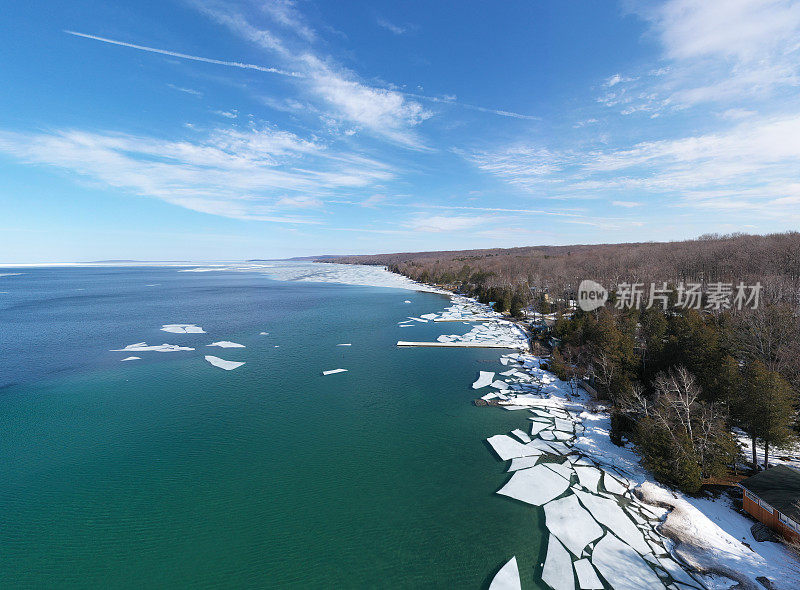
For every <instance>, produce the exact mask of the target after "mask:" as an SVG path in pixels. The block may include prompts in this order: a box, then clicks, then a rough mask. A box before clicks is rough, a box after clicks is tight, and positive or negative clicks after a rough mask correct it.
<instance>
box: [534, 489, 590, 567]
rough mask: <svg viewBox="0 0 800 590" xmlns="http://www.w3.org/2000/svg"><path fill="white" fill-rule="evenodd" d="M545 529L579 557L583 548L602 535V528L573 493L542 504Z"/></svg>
mask: <svg viewBox="0 0 800 590" xmlns="http://www.w3.org/2000/svg"><path fill="white" fill-rule="evenodd" d="M544 516H545V523H546V525H547V529H548V530H549V531H550V534H551V535H555V536H556V537H558V539H559V540H560V541H561V542H562V543H563V544H564V546H565V547H566V548H567V549H569V550H570V551H571V552H572V554H573V555H574V556H575V557H580V556H581V554H582V553H583V550H584V548H585V547H586V546H587V545H588V544H589V543H591V542H592V541H594V540H595V539H599V538H600V537H602V536H603V529H602V528H600V525H599V524H597V522H596V521H595V520H594V518H592V515H591V514H589V513H588V512H587V511H586V509H585V508H583V507H582V506H581V505H580V504H579V503H578V498H576V497H575V496H574V495H569V496H564V497H563V498H560V499H558V500H553V501H552V502H548V503H547V504H545V505H544Z"/></svg>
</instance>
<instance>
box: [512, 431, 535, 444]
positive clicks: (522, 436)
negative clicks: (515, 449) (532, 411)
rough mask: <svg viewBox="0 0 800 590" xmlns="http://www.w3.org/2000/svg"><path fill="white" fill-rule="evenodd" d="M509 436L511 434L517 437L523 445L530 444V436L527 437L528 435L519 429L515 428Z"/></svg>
mask: <svg viewBox="0 0 800 590" xmlns="http://www.w3.org/2000/svg"><path fill="white" fill-rule="evenodd" d="M511 434H513V435H514V436H516V437H517V438H518V439H519V440H521V441H522V442H524V443H529V442H531V437H530V436H528V434H527V433H526V432H523V431H522V430H520V429H519V428H515V429H514V430H512V431H511Z"/></svg>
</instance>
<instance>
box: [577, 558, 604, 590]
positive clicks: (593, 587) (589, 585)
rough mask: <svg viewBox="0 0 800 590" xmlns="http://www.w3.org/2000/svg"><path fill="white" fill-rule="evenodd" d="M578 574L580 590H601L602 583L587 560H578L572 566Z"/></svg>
mask: <svg viewBox="0 0 800 590" xmlns="http://www.w3.org/2000/svg"><path fill="white" fill-rule="evenodd" d="M572 565H573V566H574V567H575V573H576V574H578V586H579V587H580V589H581V590H602V588H603V583H602V582H601V581H600V578H598V577H597V572H596V571H595V569H594V567H592V563H591V562H590V561H589V560H588V559H579V560H578V561H576V562H575V563H573V564H572Z"/></svg>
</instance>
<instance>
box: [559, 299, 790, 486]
mask: <svg viewBox="0 0 800 590" xmlns="http://www.w3.org/2000/svg"><path fill="white" fill-rule="evenodd" d="M553 331H554V334H555V336H556V337H557V338H559V339H560V343H559V345H558V346H557V347H556V348H555V349H554V351H553V354H552V357H551V361H550V368H551V369H552V370H553V371H554V372H556V374H558V376H559V377H560V378H562V379H564V380H567V381H570V380H573V381H574V380H580V379H588V380H589V382H590V383H591V384H592V385H593V386H594V388H595V389H596V390H597V392H598V395H599V396H600V397H601V398H603V399H607V400H609V402H610V405H611V408H612V432H611V435H612V439H613V440H614V441H615V442H617V443H620V442H621V441H622V438H623V437H625V438H628V439H629V440H631V441H632V442H633V443H634V444H635V445H636V446H637V448H638V450H639V452H640V454H641V455H642V459H643V463H644V465H645V466H646V467H648V468H649V469H651V470H652V471H653V473H654V475H655V476H656V478H657V479H659V480H660V481H663V482H666V483H670V484H673V485H676V486H678V487H680V488H681V489H683V490H685V491H690V492H694V491H697V490H698V489H699V488H700V485H701V483H702V482H703V480H707V479H710V478H717V477H720V476H723V475H725V474H726V473H727V471H728V469H729V468H730V466H732V465H734V464H735V463H736V462H737V460H738V458H739V457H738V455H739V447H738V445H737V443H736V440H735V439H734V437H733V435H732V434H731V428H732V427H734V426H735V427H739V428H741V429H742V430H743V431H744V432H746V433H747V434H748V436H749V437H750V439H751V441H752V443H753V456H752V461H753V465H754V466H756V465H757V464H758V463H757V461H756V455H755V450H756V447H757V445H760V446H761V448H763V450H764V455H765V463H767V464H768V462H769V457H770V452H771V451H774V450H775V449H778V448H781V447H784V446H786V445H788V444H789V443H791V442H793V441H794V440H795V427H796V422H797V401H798V395H797V392H798V391H800V354H799V353H800V323H798V317H797V313H796V310H795V309H793V308H791V307H790V306H788V305H785V304H771V305H768V306H765V307H762V308H760V309H758V310H745V311H743V312H741V313H732V312H731V311H730V310H727V311H721V312H719V313H710V312H701V311H697V310H694V309H688V310H687V309H684V308H679V307H675V306H673V307H670V308H668V309H666V310H664V309H662V308H659V307H652V308H650V309H638V310H637V309H625V310H623V309H617V308H616V307H615V306H612V305H606V306H604V307H601V308H599V309H597V310H595V311H591V312H585V311H581V310H578V311H576V312H575V313H574V314H572V315H571V316H570V317H559V319H558V320H557V321H556V324H555V326H554V329H553Z"/></svg>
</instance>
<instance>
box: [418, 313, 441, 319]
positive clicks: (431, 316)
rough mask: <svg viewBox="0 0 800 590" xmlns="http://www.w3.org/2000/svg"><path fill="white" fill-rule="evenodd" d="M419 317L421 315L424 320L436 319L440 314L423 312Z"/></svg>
mask: <svg viewBox="0 0 800 590" xmlns="http://www.w3.org/2000/svg"><path fill="white" fill-rule="evenodd" d="M419 317H421V318H422V319H424V320H435V319H436V318H437V317H439V316H437V315H436V314H435V313H423V314H420V316H419Z"/></svg>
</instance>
